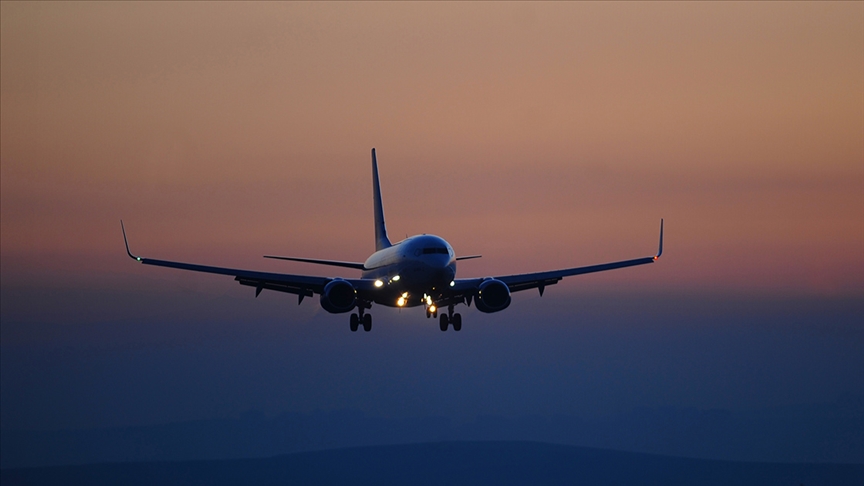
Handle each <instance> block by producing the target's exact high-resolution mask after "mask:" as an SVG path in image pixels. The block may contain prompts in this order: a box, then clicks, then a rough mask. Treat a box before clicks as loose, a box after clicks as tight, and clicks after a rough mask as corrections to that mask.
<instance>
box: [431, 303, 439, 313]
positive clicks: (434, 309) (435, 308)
mask: <svg viewBox="0 0 864 486" xmlns="http://www.w3.org/2000/svg"><path fill="white" fill-rule="evenodd" d="M437 310H438V308H437V307H435V305H434V304H433V305H430V306H429V312H435V311H437Z"/></svg>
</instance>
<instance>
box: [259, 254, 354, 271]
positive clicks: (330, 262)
mask: <svg viewBox="0 0 864 486" xmlns="http://www.w3.org/2000/svg"><path fill="white" fill-rule="evenodd" d="M264 258H272V259H274V260H290V261H292V262H303V263H315V264H317V265H330V266H331V267H345V268H354V269H357V270H366V266H365V265H363V264H362V263H359V262H343V261H338V260H320V259H316V258H297V257H286V256H273V255H264Z"/></svg>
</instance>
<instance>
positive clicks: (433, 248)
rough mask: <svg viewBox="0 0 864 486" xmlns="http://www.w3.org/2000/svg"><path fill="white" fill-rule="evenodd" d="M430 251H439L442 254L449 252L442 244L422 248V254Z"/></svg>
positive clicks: (430, 252)
mask: <svg viewBox="0 0 864 486" xmlns="http://www.w3.org/2000/svg"><path fill="white" fill-rule="evenodd" d="M432 253H441V254H444V255H449V254H450V252H448V251H447V248H444V247H443V246H437V247H432V248H423V254H424V255H430V254H432Z"/></svg>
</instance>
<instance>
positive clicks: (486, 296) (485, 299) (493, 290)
mask: <svg viewBox="0 0 864 486" xmlns="http://www.w3.org/2000/svg"><path fill="white" fill-rule="evenodd" d="M474 302H475V305H476V306H477V310H479V311H480V312H485V313H487V314H488V313H490V312H498V311H502V310H504V309H506V308H507V306H509V305H510V288H509V287H507V284H505V283H504V282H502V281H500V280H495V279H494V278H490V279H487V280H484V281H483V283H481V284H480V288H479V290H478V292H477V297H476V298H475V299H474Z"/></svg>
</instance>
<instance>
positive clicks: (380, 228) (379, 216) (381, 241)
mask: <svg viewBox="0 0 864 486" xmlns="http://www.w3.org/2000/svg"><path fill="white" fill-rule="evenodd" d="M372 190H373V199H374V201H373V203H374V206H375V251H378V250H383V249H384V248H389V247H391V246H393V244H392V243H390V239H389V238H387V226H386V225H385V224H384V205H383V204H382V203H381V184H380V183H379V182H378V158H377V157H376V156H375V149H374V148H373V149H372Z"/></svg>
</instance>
